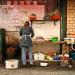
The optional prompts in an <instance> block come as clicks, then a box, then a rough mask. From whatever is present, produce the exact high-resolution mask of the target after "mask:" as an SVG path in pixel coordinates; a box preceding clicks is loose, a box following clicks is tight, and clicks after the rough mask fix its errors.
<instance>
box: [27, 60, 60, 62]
mask: <svg viewBox="0 0 75 75" xmlns="http://www.w3.org/2000/svg"><path fill="white" fill-rule="evenodd" d="M27 61H29V60H27ZM33 61H34V62H59V61H60V60H33Z"/></svg>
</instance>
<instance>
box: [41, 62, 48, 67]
mask: <svg viewBox="0 0 75 75" xmlns="http://www.w3.org/2000/svg"><path fill="white" fill-rule="evenodd" d="M40 66H48V63H45V62H41V63H40Z"/></svg>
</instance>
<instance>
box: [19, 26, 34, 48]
mask: <svg viewBox="0 0 75 75" xmlns="http://www.w3.org/2000/svg"><path fill="white" fill-rule="evenodd" d="M19 34H20V36H22V39H21V40H20V47H25V46H29V47H32V46H33V45H32V39H31V38H32V37H33V36H34V31H33V29H32V27H30V26H29V27H28V28H24V27H23V28H21V29H20V32H19ZM30 34H31V37H30V36H26V37H24V36H23V35H30Z"/></svg>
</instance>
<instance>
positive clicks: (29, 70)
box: [0, 65, 75, 75]
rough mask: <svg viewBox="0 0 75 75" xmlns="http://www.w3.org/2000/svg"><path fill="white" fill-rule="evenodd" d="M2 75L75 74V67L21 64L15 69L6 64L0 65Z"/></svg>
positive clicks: (0, 74)
mask: <svg viewBox="0 0 75 75" xmlns="http://www.w3.org/2000/svg"><path fill="white" fill-rule="evenodd" d="M0 75H75V67H73V68H68V67H61V66H54V65H50V66H48V67H40V66H33V67H23V66H19V68H18V69H15V70H7V69H5V66H3V65H0Z"/></svg>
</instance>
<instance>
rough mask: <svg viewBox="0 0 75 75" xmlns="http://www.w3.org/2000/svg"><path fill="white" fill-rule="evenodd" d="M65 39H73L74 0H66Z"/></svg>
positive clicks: (74, 32) (74, 27)
mask: <svg viewBox="0 0 75 75" xmlns="http://www.w3.org/2000/svg"><path fill="white" fill-rule="evenodd" d="M67 37H75V0H67Z"/></svg>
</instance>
